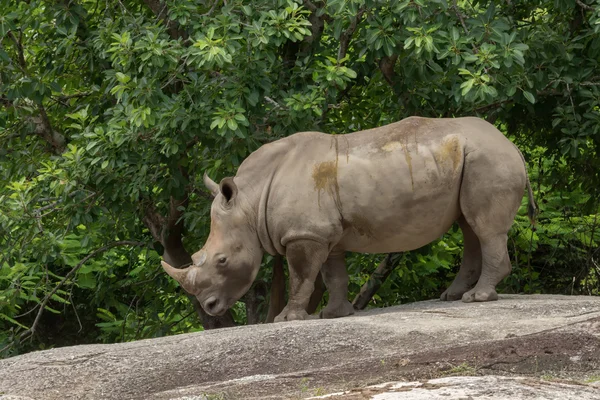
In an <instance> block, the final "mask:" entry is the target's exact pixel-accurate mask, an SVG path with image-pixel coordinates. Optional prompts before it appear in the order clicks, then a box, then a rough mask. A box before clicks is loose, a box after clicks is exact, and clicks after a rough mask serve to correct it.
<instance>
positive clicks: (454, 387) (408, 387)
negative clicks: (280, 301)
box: [310, 375, 599, 400]
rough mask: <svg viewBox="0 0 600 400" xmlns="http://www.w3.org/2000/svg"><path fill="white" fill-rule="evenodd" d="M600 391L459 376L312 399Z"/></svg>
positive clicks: (562, 395) (581, 396)
mask: <svg viewBox="0 0 600 400" xmlns="http://www.w3.org/2000/svg"><path fill="white" fill-rule="evenodd" d="M598 395H599V393H598V389H597V388H593V387H589V386H583V385H574V384H566V383H556V382H545V381H538V380H533V379H530V378H522V377H504V376H493V375H491V376H456V377H447V378H438V379H430V380H427V381H425V382H388V383H384V384H381V385H374V386H369V387H366V388H361V389H357V390H350V391H347V392H343V393H333V394H329V395H325V396H318V397H310V399H331V400H342V399H346V400H348V399H352V398H355V399H358V398H360V399H365V398H367V399H372V400H400V399H401V400H447V399H485V400H514V399H547V400H571V399H572V400H597V399H598Z"/></svg>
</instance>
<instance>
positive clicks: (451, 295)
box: [440, 288, 468, 301]
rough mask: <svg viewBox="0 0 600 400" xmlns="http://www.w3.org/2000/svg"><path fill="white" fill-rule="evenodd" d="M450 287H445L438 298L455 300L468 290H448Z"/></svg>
mask: <svg viewBox="0 0 600 400" xmlns="http://www.w3.org/2000/svg"><path fill="white" fill-rule="evenodd" d="M450 289H452V288H448V289H446V291H445V292H444V293H442V295H441V296H440V300H441V301H455V300H460V299H461V298H462V297H463V294H464V293H465V292H466V291H467V290H468V289H465V290H459V291H456V290H450Z"/></svg>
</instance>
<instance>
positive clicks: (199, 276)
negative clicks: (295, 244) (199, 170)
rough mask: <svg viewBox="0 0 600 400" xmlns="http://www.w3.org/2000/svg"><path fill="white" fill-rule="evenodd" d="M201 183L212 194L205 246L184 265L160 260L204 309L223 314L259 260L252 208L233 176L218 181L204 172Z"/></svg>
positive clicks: (253, 273)
mask: <svg viewBox="0 0 600 400" xmlns="http://www.w3.org/2000/svg"><path fill="white" fill-rule="evenodd" d="M204 184H205V185H206V187H207V188H208V189H209V190H210V191H211V193H212V194H213V196H214V200H213V203H212V207H211V211H210V219H211V222H210V234H209V236H208V240H207V241H206V243H205V244H204V247H203V248H202V249H201V250H200V251H198V252H197V253H195V254H194V255H192V265H191V266H189V267H188V268H185V269H177V268H173V267H171V266H170V265H169V264H167V263H166V262H164V261H162V266H163V268H164V269H165V271H166V272H167V273H168V274H169V275H171V277H173V278H174V279H175V280H176V281H177V282H179V284H180V285H181V286H182V287H183V288H184V289H185V290H186V291H187V292H188V293H190V294H192V295H194V296H196V298H197V299H198V301H199V302H200V304H201V305H202V308H204V311H206V312H207V313H208V314H210V315H223V314H224V313H225V311H227V309H228V308H229V307H231V306H232V305H233V304H234V303H235V302H236V301H237V300H239V298H240V297H242V296H243V295H244V294H245V293H246V292H247V291H248V289H249V288H250V286H251V285H252V282H253V281H254V278H256V274H257V273H258V269H259V267H260V263H261V260H262V250H261V246H260V241H259V239H258V235H257V233H256V228H255V223H256V221H255V218H252V216H253V215H254V211H253V210H252V207H251V206H250V204H248V202H247V200H246V198H245V196H242V195H238V189H237V186H236V184H235V183H234V181H233V178H225V179H223V180H222V181H221V184H220V185H217V184H216V183H215V182H214V181H212V180H211V179H210V178H209V177H208V176H207V175H206V174H205V175H204Z"/></svg>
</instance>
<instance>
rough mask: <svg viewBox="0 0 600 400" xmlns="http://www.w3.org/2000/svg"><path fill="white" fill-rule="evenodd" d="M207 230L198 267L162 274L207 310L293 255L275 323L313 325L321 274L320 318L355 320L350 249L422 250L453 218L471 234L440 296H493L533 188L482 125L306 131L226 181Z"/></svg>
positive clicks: (508, 148)
mask: <svg viewBox="0 0 600 400" xmlns="http://www.w3.org/2000/svg"><path fill="white" fill-rule="evenodd" d="M204 182H205V184H206V186H207V188H208V189H209V190H210V191H211V192H212V193H213V195H214V196H215V198H214V202H213V204H212V209H211V231H210V235H209V237H208V240H207V242H206V244H205V245H204V247H203V248H202V250H200V251H199V252H197V253H195V254H194V255H193V257H192V259H193V261H194V265H193V266H191V267H189V268H187V269H184V270H179V269H175V268H172V267H170V266H169V265H168V264H166V263H164V262H163V267H164V268H165V270H166V271H167V272H168V273H169V274H170V275H171V276H172V277H173V278H175V279H176V280H177V281H178V282H179V283H180V284H181V285H182V286H183V287H184V289H186V290H187V291H188V292H190V293H192V294H194V295H196V297H197V298H198V300H199V301H200V303H201V304H202V306H203V307H204V309H205V311H206V312H207V313H209V314H211V315H222V314H223V313H224V312H225V311H226V310H227V308H229V307H230V306H231V305H233V303H234V302H235V301H237V300H238V299H239V298H240V297H241V296H243V295H244V293H245V292H246V291H247V290H248V289H249V287H250V285H251V284H252V282H253V280H254V278H255V277H256V274H257V272H258V269H259V267H260V262H261V257H262V254H263V251H267V252H268V253H270V254H272V255H274V254H282V255H285V256H286V257H287V259H288V264H289V268H290V270H289V277H290V295H289V301H288V304H287V305H286V307H285V308H284V310H283V311H282V312H281V314H280V315H279V316H278V317H277V318H276V319H275V321H276V322H277V321H291V320H298V319H305V318H306V317H307V314H306V311H305V309H306V306H307V304H308V301H309V298H310V295H311V293H312V291H313V286H314V281H315V278H316V275H317V273H318V272H319V270H321V272H322V275H323V279H324V281H325V285H326V286H327V289H328V291H329V303H328V304H327V306H326V307H325V308H324V309H323V311H322V314H321V316H322V317H325V318H334V317H342V316H346V315H349V314H352V313H353V308H352V305H351V304H350V302H349V301H348V298H347V294H348V274H347V272H346V266H345V262H344V252H346V251H351V252H360V253H390V252H400V251H408V250H413V249H416V248H419V247H421V246H424V245H426V244H428V243H430V242H432V241H434V240H436V239H437V238H439V237H440V236H442V235H443V234H444V233H445V232H446V231H447V230H448V229H449V228H450V226H451V225H452V224H453V223H454V222H458V224H459V226H460V228H461V230H462V232H463V234H464V244H465V246H464V254H463V261H462V264H461V267H460V270H459V272H458V274H457V276H456V278H455V280H454V282H452V284H451V285H450V287H449V288H448V289H447V290H446V291H445V292H444V293H443V294H442V296H441V299H442V300H458V299H461V298H462V301H464V302H473V301H490V300H496V299H497V298H498V295H497V293H496V289H495V288H496V285H497V284H498V283H499V282H500V281H501V280H502V279H503V278H505V277H506V276H507V275H508V274H509V273H510V271H511V264H510V260H509V258H508V250H507V233H508V231H509V229H510V227H511V225H512V223H513V219H514V217H515V215H516V213H517V210H518V209H519V206H520V204H521V199H522V197H523V192H524V190H525V188H527V189H528V194H529V210H530V217H532V216H533V213H534V211H535V203H534V201H533V197H532V193H531V188H530V186H529V180H528V178H527V172H526V169H525V164H524V160H523V156H522V155H521V153H520V152H519V150H518V149H517V148H516V147H515V146H514V145H513V144H512V143H511V142H510V141H509V140H508V139H506V137H504V135H503V134H502V133H501V132H500V131H498V130H497V129H496V128H495V127H494V126H492V125H491V124H489V123H487V122H486V121H484V120H482V119H479V118H456V119H429V118H420V117H410V118H407V119H404V120H402V121H400V122H396V123H393V124H390V125H386V126H382V127H379V128H375V129H370V130H366V131H360V132H355V133H351V134H346V135H327V134H324V133H318V132H301V133H297V134H295V135H292V136H289V137H287V138H284V139H281V140H278V141H275V142H273V143H270V144H266V145H264V146H262V147H261V148H260V149H258V150H257V151H255V152H254V153H252V154H251V155H250V156H248V158H247V159H246V160H245V161H244V162H243V163H242V165H241V166H240V168H239V170H238V173H237V175H236V176H235V177H234V178H225V179H224V180H223V181H222V182H221V183H220V185H217V184H216V183H215V182H213V181H212V180H210V178H208V177H207V176H205V179H204Z"/></svg>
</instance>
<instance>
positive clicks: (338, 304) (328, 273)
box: [319, 253, 354, 318]
mask: <svg viewBox="0 0 600 400" xmlns="http://www.w3.org/2000/svg"><path fill="white" fill-rule="evenodd" d="M344 256H345V255H344V253H340V254H335V253H334V254H330V255H329V257H328V258H327V261H326V262H325V264H323V266H322V267H321V274H322V276H323V281H324V282H325V287H326V288H327V291H328V292H329V301H328V302H327V305H326V306H325V308H323V310H321V312H320V313H319V316H320V317H321V318H339V317H345V316H347V315H352V314H354V307H352V303H350V302H349V301H348V282H349V278H348V271H346V260H345V257H344Z"/></svg>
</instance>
